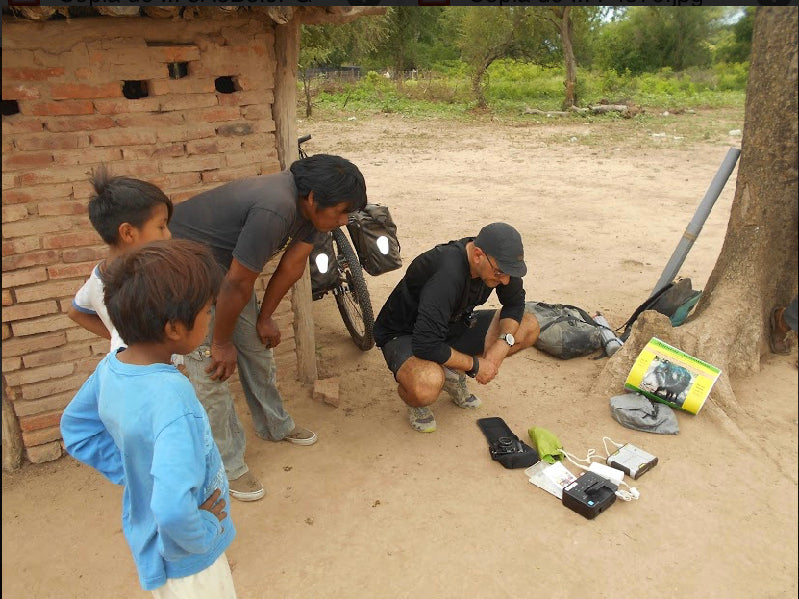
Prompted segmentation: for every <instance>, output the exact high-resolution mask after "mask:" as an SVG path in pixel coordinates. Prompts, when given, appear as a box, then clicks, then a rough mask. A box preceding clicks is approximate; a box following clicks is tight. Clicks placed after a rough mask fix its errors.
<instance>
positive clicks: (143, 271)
mask: <svg viewBox="0 0 799 599" xmlns="http://www.w3.org/2000/svg"><path fill="white" fill-rule="evenodd" d="M222 277H223V272H222V269H221V268H220V267H219V265H218V264H217V263H216V260H214V257H213V254H212V253H211V250H210V248H208V246H206V245H203V244H201V243H197V242H196V241H189V240H186V239H171V240H166V241H153V242H151V243H147V244H145V245H143V246H141V247H140V248H137V249H135V250H131V251H130V252H126V253H124V254H122V255H121V256H120V257H119V258H117V259H116V260H114V261H113V262H111V264H110V265H109V266H108V267H107V269H106V271H105V272H104V273H103V287H104V299H105V306H106V308H107V309H108V315H109V316H110V317H111V322H112V323H114V326H115V327H116V329H117V332H118V333H119V336H120V337H122V340H123V341H124V342H125V343H126V344H128V345H131V344H133V343H158V342H161V341H163V340H164V327H165V326H166V324H167V323H168V322H171V323H178V322H180V323H183V324H184V325H185V326H186V327H187V328H188V329H192V328H193V327H194V319H195V318H196V316H197V314H198V313H199V312H200V310H202V308H203V306H205V305H206V304H207V303H208V301H209V300H212V299H214V298H215V297H216V294H217V293H218V292H219V286H220V284H221V282H222Z"/></svg>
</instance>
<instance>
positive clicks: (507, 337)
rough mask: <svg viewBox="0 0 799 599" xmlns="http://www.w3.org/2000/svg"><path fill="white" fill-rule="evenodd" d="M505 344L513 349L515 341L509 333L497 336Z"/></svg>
mask: <svg viewBox="0 0 799 599" xmlns="http://www.w3.org/2000/svg"><path fill="white" fill-rule="evenodd" d="M499 338H500V339H502V340H503V341H504V342H505V343H507V344H508V345H509V346H510V347H513V344H514V343H516V339H514V338H513V335H512V334H511V333H504V334H502V335H500V336H499Z"/></svg>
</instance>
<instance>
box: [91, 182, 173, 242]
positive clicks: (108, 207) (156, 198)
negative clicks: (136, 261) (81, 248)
mask: <svg viewBox="0 0 799 599" xmlns="http://www.w3.org/2000/svg"><path fill="white" fill-rule="evenodd" d="M91 182H92V185H93V186H94V193H95V195H94V196H92V199H91V200H89V220H90V221H91V223H92V226H93V227H94V228H95V230H96V231H97V232H98V233H99V234H100V237H102V238H103V241H105V242H106V243H107V244H108V245H116V244H117V242H118V241H119V225H121V224H122V223H130V224H131V225H133V226H134V227H136V228H137V229H139V228H141V226H142V225H143V224H144V223H145V222H146V221H147V219H149V218H150V215H151V214H152V212H153V208H154V207H155V206H157V205H158V204H164V205H165V206H166V212H167V222H168V221H169V219H170V218H172V200H170V199H169V198H168V197H166V194H165V193H164V192H163V191H161V190H160V189H159V188H158V186H156V185H153V184H152V183H148V182H147V181H141V180H139V179H132V178H130V177H111V176H110V175H109V174H108V170H107V169H106V168H105V167H104V166H101V167H100V168H98V169H97V171H96V172H95V173H94V175H93V176H92V179H91Z"/></svg>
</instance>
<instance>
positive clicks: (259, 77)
mask: <svg viewBox="0 0 799 599" xmlns="http://www.w3.org/2000/svg"><path fill="white" fill-rule="evenodd" d="M236 82H237V83H238V84H239V88H241V90H242V91H245V92H246V91H251V90H263V89H272V77H271V76H270V74H269V73H267V72H266V69H264V72H263V73H258V74H256V73H252V74H251V75H249V76H247V75H240V76H238V77H236Z"/></svg>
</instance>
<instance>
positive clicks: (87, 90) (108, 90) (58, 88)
mask: <svg viewBox="0 0 799 599" xmlns="http://www.w3.org/2000/svg"><path fill="white" fill-rule="evenodd" d="M50 95H51V96H52V97H53V99H54V100H69V99H88V98H121V97H122V83H119V82H114V83H104V84H101V85H88V84H86V83H54V84H53V85H51V86H50Z"/></svg>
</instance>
